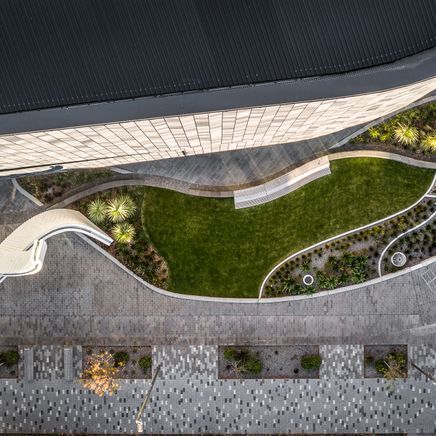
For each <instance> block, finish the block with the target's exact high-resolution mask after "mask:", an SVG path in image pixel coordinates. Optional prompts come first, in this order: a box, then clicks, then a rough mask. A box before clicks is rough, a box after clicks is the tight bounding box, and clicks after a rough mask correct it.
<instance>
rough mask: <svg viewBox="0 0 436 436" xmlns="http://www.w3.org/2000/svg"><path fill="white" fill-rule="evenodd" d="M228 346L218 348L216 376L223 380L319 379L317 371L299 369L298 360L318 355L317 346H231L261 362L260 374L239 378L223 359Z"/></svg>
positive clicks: (245, 375)
mask: <svg viewBox="0 0 436 436" xmlns="http://www.w3.org/2000/svg"><path fill="white" fill-rule="evenodd" d="M229 347H230V346H221V347H219V353H218V376H219V378H223V379H234V378H244V379H257V378H265V379H271V378H291V379H298V378H319V370H312V371H307V370H305V369H303V368H302V367H301V364H300V360H301V357H303V356H304V355H306V354H319V347H318V346H317V345H289V346H277V347H275V346H247V347H239V346H231V348H238V349H240V348H243V349H245V350H248V351H249V352H250V353H252V354H253V355H254V356H255V357H256V358H258V359H259V360H261V362H262V364H263V369H262V371H261V372H260V374H257V375H250V374H244V375H243V376H239V375H238V374H237V373H236V372H235V371H234V369H233V368H232V367H231V365H230V363H229V362H228V361H227V360H226V359H225V358H224V350H225V349H226V348H229Z"/></svg>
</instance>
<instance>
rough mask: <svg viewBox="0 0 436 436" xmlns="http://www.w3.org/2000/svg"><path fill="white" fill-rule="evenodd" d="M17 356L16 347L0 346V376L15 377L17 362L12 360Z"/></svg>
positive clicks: (16, 375) (16, 374)
mask: <svg viewBox="0 0 436 436" xmlns="http://www.w3.org/2000/svg"><path fill="white" fill-rule="evenodd" d="M15 358H18V347H11V346H0V364H1V363H4V364H3V365H1V366H0V378H17V377H18V362H17V363H12V361H13V360H14V359H15Z"/></svg>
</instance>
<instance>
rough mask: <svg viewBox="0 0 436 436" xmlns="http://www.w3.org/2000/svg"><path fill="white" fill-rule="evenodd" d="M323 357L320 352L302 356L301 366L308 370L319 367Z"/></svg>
mask: <svg viewBox="0 0 436 436" xmlns="http://www.w3.org/2000/svg"><path fill="white" fill-rule="evenodd" d="M321 363H322V359H321V356H320V355H319V354H306V355H304V356H303V357H302V358H301V367H302V368H303V369H305V370H306V371H312V370H315V369H319V367H320V366H321Z"/></svg>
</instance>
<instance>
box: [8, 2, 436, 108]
mask: <svg viewBox="0 0 436 436" xmlns="http://www.w3.org/2000/svg"><path fill="white" fill-rule="evenodd" d="M435 45H436V0H1V1H0V113H9V112H18V111H27V110H33V109H39V108H48V107H56V106H65V105H74V104H79V103H90V102H98V101H106V100H117V99H125V98H132V97H140V96H149V95H161V94H169V93H177V92H183V91H192V90H200V89H210V88H219V87H227V86H235V85H243V84H253V83H261V82H270V81H278V80H286V79H295V78H302V77H309V76H317V75H323V74H332V73H341V72H347V71H351V70H355V69H360V68H365V67H370V66H375V65H380V64H383V63H387V62H392V61H395V60H398V59H400V58H402V57H405V56H409V55H412V54H415V53H417V52H420V51H422V50H425V49H427V48H430V47H434V46H435Z"/></svg>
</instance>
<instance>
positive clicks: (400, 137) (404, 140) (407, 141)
mask: <svg viewBox="0 0 436 436" xmlns="http://www.w3.org/2000/svg"><path fill="white" fill-rule="evenodd" d="M394 137H395V139H396V140H397V141H398V142H399V143H400V144H404V145H412V144H414V143H415V142H416V141H417V140H418V129H417V128H416V127H413V126H408V125H406V124H401V123H398V124H397V127H396V128H395V130H394Z"/></svg>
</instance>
